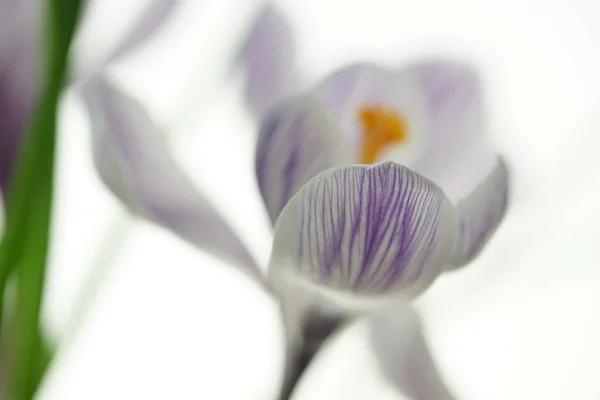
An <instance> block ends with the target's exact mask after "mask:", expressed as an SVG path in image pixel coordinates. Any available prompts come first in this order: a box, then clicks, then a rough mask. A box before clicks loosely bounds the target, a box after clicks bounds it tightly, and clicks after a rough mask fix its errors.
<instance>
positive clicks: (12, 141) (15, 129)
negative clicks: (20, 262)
mask: <svg viewBox="0 0 600 400" xmlns="http://www.w3.org/2000/svg"><path fill="white" fill-rule="evenodd" d="M4 16H9V18H7V19H4V18H2V17H4ZM40 16H41V7H40V6H39V4H38V2H37V1H31V0H25V1H22V2H21V1H16V0H0V188H2V189H3V190H4V191H6V189H7V185H8V180H9V177H10V174H11V172H12V168H13V164H14V162H15V160H16V157H17V152H18V149H19V145H20V143H21V140H22V136H23V134H24V132H25V129H26V123H27V119H28V118H29V116H30V113H31V111H32V108H33V105H34V102H35V96H36V95H37V90H38V83H39V76H38V64H39V63H37V62H36V59H37V54H38V52H37V44H38V37H39V33H40V32H39V29H40V23H39V19H40Z"/></svg>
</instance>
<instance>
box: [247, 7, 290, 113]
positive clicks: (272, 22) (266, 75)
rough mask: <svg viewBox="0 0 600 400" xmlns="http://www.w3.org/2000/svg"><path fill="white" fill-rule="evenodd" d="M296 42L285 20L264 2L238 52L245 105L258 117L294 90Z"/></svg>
mask: <svg viewBox="0 0 600 400" xmlns="http://www.w3.org/2000/svg"><path fill="white" fill-rule="evenodd" d="M295 58H296V54H295V44H294V38H293V35H292V32H291V30H290V27H289V26H288V23H287V21H286V20H285V19H284V17H283V16H282V15H281V13H280V12H279V11H278V10H276V9H275V8H274V7H273V5H272V4H269V3H267V4H265V5H264V6H263V9H262V10H261V12H260V13H259V15H258V18H257V19H256V22H255V24H254V26H253V28H252V30H251V32H250V34H249V35H248V38H247V40H246V42H245V43H244V45H243V48H242V51H241V52H240V56H239V60H240V62H241V64H242V66H243V69H244V72H245V74H246V77H245V78H246V80H245V85H246V87H245V97H246V102H247V105H248V108H249V109H250V111H251V112H252V114H253V115H254V116H255V117H256V118H261V117H262V116H263V115H264V114H265V113H266V112H267V111H268V110H269V109H270V108H271V107H273V106H274V105H275V104H277V103H278V102H279V101H281V100H283V99H285V98H286V97H287V96H289V95H291V94H292V93H293V91H294V90H295V86H296V82H295V79H296V78H295V71H294V69H295V61H296V60H295Z"/></svg>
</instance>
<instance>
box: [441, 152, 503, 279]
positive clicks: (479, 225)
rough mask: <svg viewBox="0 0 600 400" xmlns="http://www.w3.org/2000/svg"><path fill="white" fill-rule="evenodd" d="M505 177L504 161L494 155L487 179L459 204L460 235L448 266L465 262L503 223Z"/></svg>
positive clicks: (477, 252)
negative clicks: (493, 161)
mask: <svg viewBox="0 0 600 400" xmlns="http://www.w3.org/2000/svg"><path fill="white" fill-rule="evenodd" d="M508 176H509V174H508V170H507V168H506V165H505V164H504V161H503V160H502V159H501V158H497V160H496V164H495V166H494V168H493V169H492V170H491V172H490V173H489V174H488V176H487V177H486V179H485V180H483V181H482V182H481V183H480V184H479V185H478V186H477V187H476V188H475V189H474V190H473V191H472V192H471V193H470V194H469V195H468V196H466V197H465V198H464V199H462V200H461V201H460V202H459V203H458V205H457V207H456V209H457V211H458V219H459V234H458V242H457V244H456V248H455V251H454V255H453V257H452V263H451V266H453V267H459V266H462V265H465V264H467V263H469V262H470V261H472V260H473V259H474V258H475V257H476V256H477V255H479V253H480V252H481V250H482V249H483V247H484V246H485V245H486V244H487V242H488V241H489V239H490V238H491V237H492V235H493V234H494V232H495V231H496V229H497V228H498V226H499V225H500V223H501V222H502V220H503V218H504V215H505V213H506V209H507V206H508V197H509V182H508Z"/></svg>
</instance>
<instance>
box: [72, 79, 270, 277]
mask: <svg viewBox="0 0 600 400" xmlns="http://www.w3.org/2000/svg"><path fill="white" fill-rule="evenodd" d="M83 90H84V97H85V100H86V102H87V105H88V108H89V111H90V116H91V122H92V135H93V136H92V137H93V151H94V161H95V164H96V167H97V169H98V172H99V175H100V177H101V179H102V180H103V181H104V183H105V184H106V185H107V186H108V187H109V188H110V189H111V190H112V192H113V193H114V194H115V195H116V196H117V197H118V198H119V199H121V200H122V201H123V202H124V203H125V205H126V206H127V207H128V208H129V209H130V210H131V211H132V212H133V213H135V214H138V215H140V216H143V217H145V218H147V219H149V220H151V221H153V222H155V223H156V224H158V225H161V226H163V227H165V228H167V229H170V230H172V231H173V232H174V233H176V234H177V235H179V236H180V237H181V238H183V239H184V240H186V241H188V242H190V243H191V244H193V245H195V246H196V247H198V248H199V249H201V250H204V251H207V252H208V253H211V254H212V255H214V256H217V257H220V258H222V259H224V260H226V261H228V262H231V263H234V264H236V265H238V266H240V267H241V268H242V269H243V270H245V271H246V272H249V273H250V274H252V275H253V277H254V278H256V279H257V280H259V281H260V282H261V283H264V278H263V276H262V275H261V273H260V272H259V270H258V268H257V266H256V264H255V262H254V260H253V258H252V257H251V255H250V254H249V252H248V250H247V249H246V247H245V246H244V245H243V244H242V242H241V241H240V239H239V238H238V237H237V235H236V234H235V233H234V232H233V230H232V229H231V228H230V227H229V225H228V224H227V223H226V222H225V221H224V220H223V219H222V217H221V216H220V215H219V213H218V212H217V210H216V209H215V208H214V207H213V206H212V205H211V204H210V203H209V201H208V200H207V199H206V198H205V197H204V196H203V195H202V194H201V193H200V192H199V191H198V190H196V188H195V187H194V185H193V183H192V182H191V181H190V179H189V178H188V177H187V176H186V175H185V174H184V173H183V172H182V171H181V169H180V167H179V166H178V165H177V163H176V161H175V160H174V158H173V155H172V154H171V151H170V149H169V147H168V144H167V143H166V140H165V137H164V135H163V133H162V132H161V130H160V129H158V128H157V126H156V125H155V124H154V123H153V122H152V121H151V120H150V118H149V116H148V114H147V113H146V111H145V110H144V109H143V108H142V107H141V105H140V104H139V103H137V102H136V101H135V100H133V99H132V98H130V97H127V96H126V95H124V94H122V93H121V92H120V91H119V90H118V89H117V88H116V87H115V86H114V85H113V84H112V83H111V82H110V81H108V79H107V78H104V77H102V76H96V77H95V78H94V79H93V80H90V81H89V82H87V83H86V84H85V85H84V87H83Z"/></svg>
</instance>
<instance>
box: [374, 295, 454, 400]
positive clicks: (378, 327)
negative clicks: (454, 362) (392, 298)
mask: <svg viewBox="0 0 600 400" xmlns="http://www.w3.org/2000/svg"><path fill="white" fill-rule="evenodd" d="M369 328H370V339H371V346H372V348H373V350H374V352H375V355H376V356H377V359H378V361H379V363H380V367H381V369H382V372H383V373H384V375H385V377H386V378H387V379H388V380H389V381H390V382H391V383H392V384H393V385H394V386H395V387H396V388H397V389H398V390H399V391H400V392H402V393H403V394H404V395H406V396H407V397H409V398H411V399H413V400H452V399H454V396H453V395H452V394H451V393H450V390H449V389H448V387H447V386H446V385H445V383H444V381H443V379H442V376H441V374H440V372H439V370H438V369H437V367H436V365H435V360H434V359H433V356H432V355H431V352H430V350H429V345H428V344H427V340H426V339H425V337H424V334H423V327H422V324H421V320H420V317H419V315H418V313H417V311H416V310H415V309H414V308H413V307H412V306H411V305H410V304H408V303H404V302H402V303H397V304H395V305H394V306H392V307H390V308H388V309H385V310H382V311H379V312H377V313H376V314H374V315H372V316H370V317H369Z"/></svg>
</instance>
